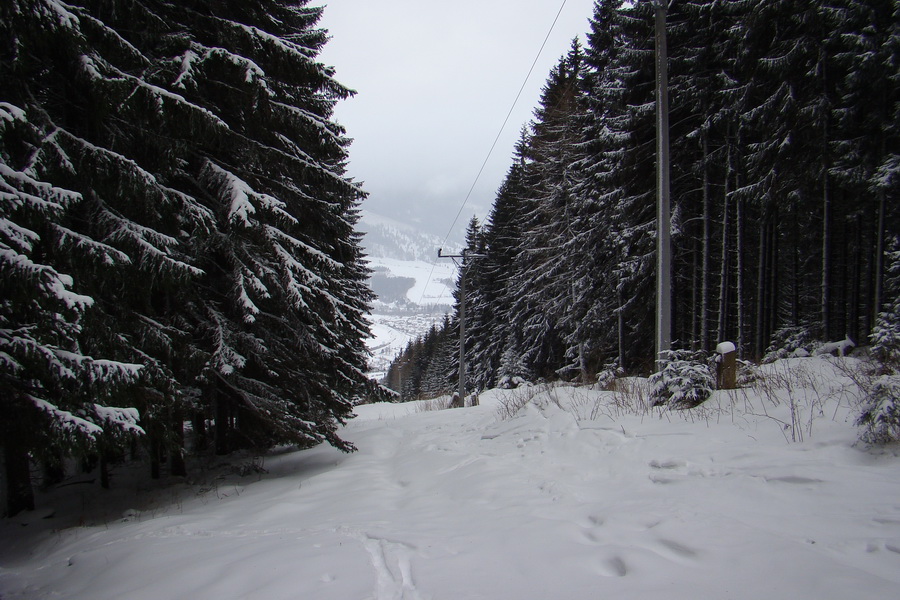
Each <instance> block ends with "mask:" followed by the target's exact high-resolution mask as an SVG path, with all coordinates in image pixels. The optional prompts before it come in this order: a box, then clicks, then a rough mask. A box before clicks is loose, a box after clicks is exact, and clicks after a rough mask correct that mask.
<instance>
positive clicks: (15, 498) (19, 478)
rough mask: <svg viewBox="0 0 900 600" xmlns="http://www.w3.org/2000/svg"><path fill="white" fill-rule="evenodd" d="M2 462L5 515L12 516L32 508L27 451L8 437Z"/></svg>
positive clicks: (32, 498)
mask: <svg viewBox="0 0 900 600" xmlns="http://www.w3.org/2000/svg"><path fill="white" fill-rule="evenodd" d="M7 437H12V436H7ZM3 463H4V469H5V476H6V477H5V478H6V516H8V517H12V516H14V515H17V514H19V513H20V512H22V511H23V510H34V490H33V489H32V487H31V465H30V461H29V457H28V452H27V451H25V449H24V448H22V447H21V446H19V445H18V444H17V443H16V441H15V440H12V439H10V440H8V441H7V442H6V445H5V446H4V447H3Z"/></svg>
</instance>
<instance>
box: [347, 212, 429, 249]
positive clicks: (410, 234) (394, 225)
mask: <svg viewBox="0 0 900 600" xmlns="http://www.w3.org/2000/svg"><path fill="white" fill-rule="evenodd" d="M358 227H359V230H360V231H362V232H363V233H365V237H363V241H362V245H363V248H365V251H366V254H368V255H369V256H373V257H379V258H392V259H395V260H409V261H424V262H433V261H434V258H435V256H436V255H437V251H438V248H439V247H440V246H441V243H442V240H441V238H439V237H438V236H436V235H434V234H430V233H426V232H423V231H422V230H421V229H419V228H417V227H416V226H414V225H410V224H408V223H401V222H400V221H396V220H394V219H392V218H390V217H385V216H383V215H379V214H376V213H373V212H371V211H367V210H364V211H362V218H361V219H360V222H359V226H358Z"/></svg>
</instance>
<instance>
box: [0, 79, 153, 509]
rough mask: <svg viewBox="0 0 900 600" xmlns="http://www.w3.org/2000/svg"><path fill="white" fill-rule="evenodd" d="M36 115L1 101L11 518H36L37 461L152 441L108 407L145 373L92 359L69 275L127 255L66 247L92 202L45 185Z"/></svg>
mask: <svg viewBox="0 0 900 600" xmlns="http://www.w3.org/2000/svg"><path fill="white" fill-rule="evenodd" d="M5 81H10V80H8V79H6V80H5ZM28 116H29V115H28V113H27V112H26V110H25V109H23V108H21V107H19V106H16V105H13V104H11V103H9V102H2V101H0V447H2V450H3V456H4V465H3V477H4V479H5V480H6V488H7V497H6V499H5V510H6V514H8V515H14V514H16V513H18V512H20V511H21V510H32V509H34V496H33V493H32V489H31V472H30V471H31V465H30V462H31V460H32V459H44V460H55V459H56V458H57V457H59V456H65V455H81V456H85V455H87V454H95V453H98V452H99V451H101V450H112V449H114V448H115V447H116V446H118V447H120V448H122V447H124V446H125V445H126V442H127V441H128V438H130V437H131V436H132V435H138V434H140V433H142V430H141V429H140V428H139V427H138V426H137V424H136V422H137V419H138V413H137V411H136V410H135V409H133V408H124V409H122V408H115V407H113V406H109V405H107V401H108V400H110V399H111V397H112V396H114V394H115V392H116V391H117V390H119V389H121V388H122V387H124V386H127V385H130V384H133V383H134V382H135V381H136V380H137V379H138V377H139V371H140V368H141V367H140V365H136V364H129V363H123V362H119V361H114V360H108V359H101V358H95V357H92V356H90V355H88V354H87V353H85V351H84V344H83V343H82V340H83V339H84V338H85V337H88V336H90V335H92V334H94V333H95V332H93V331H91V329H90V327H91V325H90V324H88V325H86V321H87V319H85V313H86V311H89V310H91V307H92V306H93V305H94V304H95V300H94V298H92V297H90V296H86V295H83V294H80V293H78V292H76V291H74V289H73V287H74V283H75V281H74V279H73V277H72V276H71V275H70V274H69V273H68V272H67V271H68V269H66V270H64V269H65V268H66V267H67V266H68V264H69V263H71V262H73V260H72V259H73V258H74V259H76V260H84V261H87V262H91V258H92V257H91V254H100V255H102V256H104V257H105V258H106V259H107V260H109V261H111V262H115V261H118V260H120V259H121V256H120V255H119V253H117V252H116V251H114V250H112V249H111V248H108V247H106V246H105V245H103V244H100V243H97V242H94V241H93V240H89V239H87V238H83V239H80V240H79V243H77V244H75V245H74V246H72V247H64V246H65V245H64V244H63V240H64V239H65V238H66V237H67V236H68V235H69V234H68V232H67V229H66V228H65V227H64V225H63V224H62V220H63V215H64V214H65V212H66V211H68V210H71V209H72V207H73V206H75V205H77V204H79V203H81V202H82V201H83V198H82V196H81V195H80V194H79V193H77V192H74V191H72V190H68V189H65V188H62V187H58V186H55V185H53V184H52V183H49V182H47V181H44V180H42V179H40V171H41V169H39V168H36V166H35V164H34V163H33V161H32V159H33V157H34V155H35V149H36V148H38V147H39V146H40V145H41V143H42V140H45V139H46V137H47V136H48V135H52V133H53V131H52V130H51V131H48V130H47V129H45V128H42V127H40V126H39V125H35V124H33V123H31V122H29V120H28ZM68 252H71V253H72V254H74V256H67V255H66V254H67V253H68Z"/></svg>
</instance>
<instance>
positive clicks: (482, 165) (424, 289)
mask: <svg viewBox="0 0 900 600" xmlns="http://www.w3.org/2000/svg"><path fill="white" fill-rule="evenodd" d="M566 2H567V0H563V2H562V4H561V5H560V6H559V10H558V11H557V12H556V16H555V17H554V18H553V23H551V24H550V29H548V30H547V35H546V36H544V41H543V42H541V47H540V48H539V49H538V51H537V54H536V55H535V57H534V60H533V61H532V62H531V67H529V69H528V73H526V75H525V79H524V80H523V81H522V85H521V87H519V92H518V93H517V94H516V98H515V100H513V103H512V106H510V107H509V111H508V112H507V113H506V118H505V119H503V124H502V125H500V130H499V131H498V132H497V137H495V138H494V143H493V144H491V148H490V150H488V153H487V156H485V157H484V162H482V163H481V168H480V169H478V174H476V175H475V180H474V181H473V182H472V186H471V187H470V188H469V191H468V193H467V194H466V197H465V198H464V199H463V201H462V204H461V205H460V207H459V211H457V213H456V216H455V217H454V218H453V222H452V223H451V224H450V228H449V229H448V230H447V235H446V236H444V242H443V244H442V245H444V246H446V245H447V240H448V239H450V234H451V233H453V228H454V227H456V223H457V221H459V217H460V215H462V211H463V209H465V207H466V204H468V202H469V198H470V197H471V196H472V192H473V191H474V190H475V185H476V184H477V183H478V180H479V179H480V178H481V174H482V173H483V172H484V168H485V167H486V166H487V163H488V161H489V160H490V158H491V155H492V154H493V153H494V149H495V148H496V147H497V142H499V141H500V136H501V135H502V134H503V130H504V129H505V128H506V125H507V123H509V118H510V117H511V116H512V113H513V110H515V108H516V104H518V102H519V98H521V96H522V92H523V91H524V90H525V86H526V85H527V84H528V79H529V78H530V77H531V73H532V72H533V71H534V67H535V66H536V65H537V62H538V59H540V57H541V53H542V52H543V51H544V47H545V46H546V45H547V40H549V39H550V34H551V33H553V28H554V27H556V22H557V21H559V16H560V15H561V14H562V11H563V9H564V8H565V7H566ZM436 265H437V259H433V260H432V263H431V272H430V273H429V274H428V279H427V280H425V287H424V288H422V296H421V297H420V298H419V304H421V303H422V300H423V299H424V298H425V292H426V291H427V290H428V284H430V283H431V277H432V276H433V275H434V268H435V266H436Z"/></svg>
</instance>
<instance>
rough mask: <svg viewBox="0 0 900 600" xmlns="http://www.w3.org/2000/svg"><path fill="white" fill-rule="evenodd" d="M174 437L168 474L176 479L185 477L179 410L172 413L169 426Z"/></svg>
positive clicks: (181, 423) (182, 422) (181, 425)
mask: <svg viewBox="0 0 900 600" xmlns="http://www.w3.org/2000/svg"><path fill="white" fill-rule="evenodd" d="M170 427H171V428H172V433H173V435H174V437H175V448H173V451H172V454H171V456H170V457H169V473H170V474H171V475H174V476H176V477H186V476H187V465H186V464H185V462H184V415H183V414H182V413H181V411H180V410H173V411H172V423H171V425H170Z"/></svg>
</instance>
